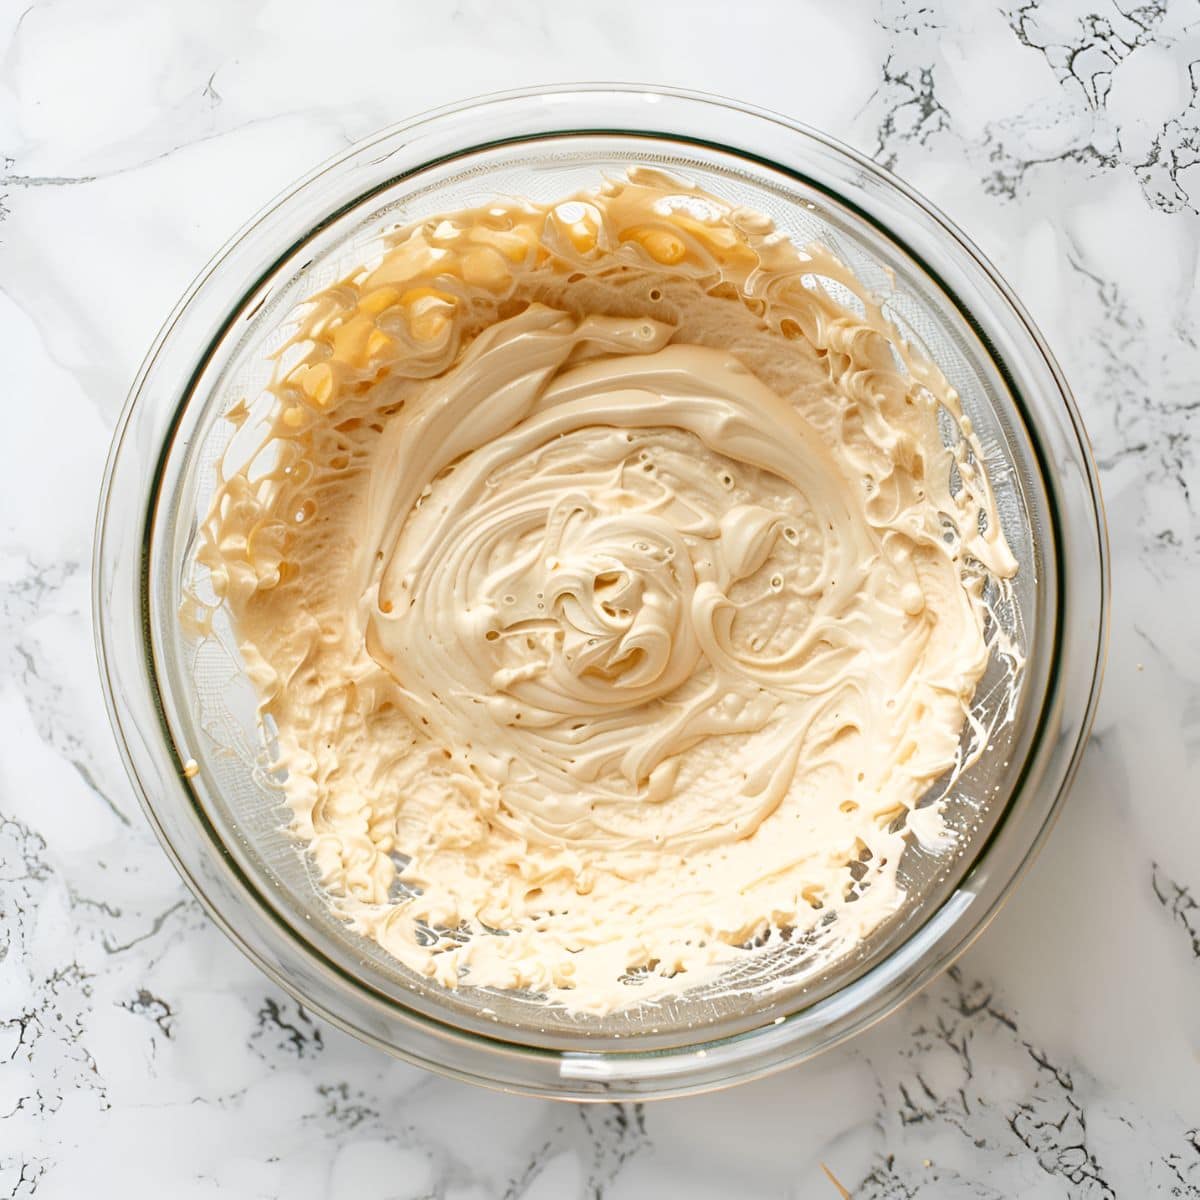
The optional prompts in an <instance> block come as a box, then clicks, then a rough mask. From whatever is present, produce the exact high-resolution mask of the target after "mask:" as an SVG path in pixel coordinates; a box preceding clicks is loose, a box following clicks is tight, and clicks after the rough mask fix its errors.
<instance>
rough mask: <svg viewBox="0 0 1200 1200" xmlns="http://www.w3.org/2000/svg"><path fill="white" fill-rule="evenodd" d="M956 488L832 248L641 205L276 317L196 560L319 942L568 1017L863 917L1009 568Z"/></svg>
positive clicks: (937, 432)
mask: <svg viewBox="0 0 1200 1200" xmlns="http://www.w3.org/2000/svg"><path fill="white" fill-rule="evenodd" d="M835 295H840V296H841V297H842V301H844V303H843V302H842V301H839V300H838V299H835ZM246 411H247V410H246V408H245V406H240V405H239V406H238V408H237V409H236V410H235V413H234V417H235V419H244V416H245V413H246ZM939 411H940V413H941V421H942V427H941V428H939ZM947 430H949V431H950V435H951V436H947V434H946V431H947ZM946 441H949V442H951V443H952V444H951V445H950V446H947V445H946V444H945V442H946ZM981 462H982V454H981V453H980V452H979V450H978V446H977V445H976V444H975V441H974V437H973V434H972V431H971V429H970V425H969V423H968V422H967V421H966V419H965V418H964V417H963V415H962V412H961V409H960V406H959V402H958V398H957V397H956V396H955V394H954V392H953V390H952V389H951V388H950V387H949V386H948V385H947V383H946V381H945V380H944V378H943V377H942V375H941V374H940V372H939V371H938V370H937V369H936V368H935V367H934V366H932V365H931V364H930V363H928V362H926V361H925V360H923V359H922V358H920V357H919V356H918V355H916V354H915V353H914V352H913V351H912V350H911V349H910V348H909V347H908V346H907V345H906V344H905V343H904V342H903V341H902V340H901V339H900V338H899V337H898V336H897V335H896V333H895V331H894V329H893V328H892V327H891V325H890V324H889V323H888V321H887V320H886V319H885V317H884V315H883V314H882V312H881V311H880V309H879V307H878V306H877V304H876V303H875V302H874V300H873V299H872V298H871V297H870V296H869V295H867V294H866V293H865V291H864V289H863V288H862V286H861V285H860V284H859V283H858V281H857V280H856V279H855V278H854V277H853V275H851V274H850V273H849V272H848V271H847V270H846V268H845V267H843V266H842V265H841V264H839V263H838V262H837V261H836V260H835V259H834V258H833V257H832V256H831V255H829V254H828V253H827V252H825V251H823V250H820V249H818V248H810V249H809V250H807V251H803V252H802V251H799V250H797V249H796V248H795V247H794V246H793V245H792V243H791V242H790V241H788V240H787V239H786V238H782V237H780V236H778V235H776V234H775V233H774V232H773V231H772V229H771V227H770V225H769V223H768V222H767V221H766V220H765V219H764V218H763V217H761V216H757V215H755V214H751V213H747V212H743V211H739V210H731V209H730V208H729V207H727V206H726V205H724V204H721V203H719V202H718V201H716V200H714V199H713V198H711V197H708V196H706V195H704V194H703V193H700V192H698V191H696V190H695V189H693V188H690V187H689V186H687V185H686V184H683V183H681V182H680V181H679V180H676V179H672V178H668V177H666V176H663V175H661V174H658V173H655V172H652V171H648V170H639V171H635V172H633V173H632V174H631V176H630V178H629V179H627V180H621V181H619V182H614V183H612V184H610V185H608V186H606V187H605V188H604V189H602V190H601V191H600V192H599V193H597V194H594V195H592V194H589V195H586V196H580V197H576V198H573V199H572V200H570V201H567V202H564V203H560V204H557V205H550V206H546V207H537V206H533V205H530V204H526V203H523V202H519V201H505V202H502V203H497V204H495V205H493V206H492V207H489V208H485V209H479V210H475V211H470V212H461V213H455V214H449V215H447V216H446V217H444V218H443V219H440V220H434V221H427V222H424V223H421V224H419V225H416V226H413V227H411V228H408V229H405V230H403V231H402V232H401V233H400V234H398V235H397V236H396V237H395V238H394V239H393V240H392V242H391V243H390V245H389V246H388V248H387V249H386V252H385V253H384V254H383V255H382V258H381V259H380V260H377V261H376V263H375V265H373V266H370V267H364V268H362V269H361V270H359V271H356V272H355V273H354V274H352V275H351V276H350V277H349V278H347V279H345V280H343V281H342V282H341V283H339V284H337V285H336V286H334V287H332V288H329V289H327V290H326V291H324V292H322V293H320V294H319V295H318V296H316V297H314V299H313V301H312V302H311V304H310V305H309V306H308V307H307V308H306V309H305V310H304V312H303V314H302V316H301V318H300V323H299V328H298V330H297V331H296V332H295V336H294V337H293V339H292V341H291V343H290V344H289V346H288V347H286V348H285V350H284V351H283V353H282V355H281V358H280V363H279V368H278V371H277V375H276V383H275V384H274V386H273V388H272V397H271V410H270V419H269V428H268V429H267V430H266V433H265V435H264V438H263V442H262V447H261V449H260V450H259V452H258V454H257V455H256V456H255V457H254V458H253V460H252V461H251V462H250V463H248V464H247V463H246V462H245V458H244V456H243V460H242V462H241V463H240V464H239V466H238V468H237V469H232V468H230V469H228V470H227V472H226V474H227V477H224V478H222V480H221V484H220V489H219V492H218V497H217V500H216V502H215V503H214V506H213V510H212V512H211V515H210V517H209V520H208V522H207V524H206V526H205V529H204V531H203V532H204V539H203V546H202V549H201V551H200V554H199V559H200V562H201V563H202V564H203V565H204V566H206V567H207V568H208V569H209V571H210V572H211V575H212V581H213V585H214V587H215V588H216V592H217V595H218V596H219V597H220V598H221V600H222V601H223V602H224V603H225V604H226V605H228V607H229V609H230V611H231V614H232V617H233V621H234V626H235V629H236V630H237V634H238V638H239V641H240V644H241V651H242V654H243V657H244V660H245V662H246V664H247V667H248V669H249V670H250V672H251V674H252V677H253V679H254V681H255V683H256V685H257V687H258V688H259V691H260V694H261V698H262V708H263V711H264V712H265V713H267V714H269V715H270V717H271V718H272V719H273V721H274V723H275V726H276V727H277V729H278V741H279V746H280V748H281V760H282V762H281V765H282V766H283V767H284V768H286V771H287V782H286V791H287V796H288V800H289V802H290V804H291V807H292V809H293V812H294V814H295V831H296V833H297V834H298V835H299V836H300V837H301V838H303V839H304V840H305V841H306V842H307V843H309V845H310V848H311V852H312V855H313V856H314V858H315V861H316V863H317V864H318V866H319V869H320V872H321V876H322V879H323V881H324V883H325V885H326V886H327V888H328V891H329V893H330V896H331V902H332V903H334V904H335V906H336V907H337V909H338V911H339V912H341V913H342V914H343V915H344V916H345V918H346V919H347V920H348V921H350V922H351V923H352V924H353V925H354V927H355V928H357V929H358V930H360V931H361V932H363V933H365V934H367V935H368V936H370V937H373V938H375V939H377V940H378V941H379V943H380V944H381V945H382V946H384V947H385V948H386V949H387V950H388V951H390V952H391V953H392V954H393V955H394V956H395V957H396V958H398V959H399V960H401V961H402V962H403V963H405V964H407V965H408V966H409V967H411V968H412V969H413V970H415V971H418V972H420V973H422V974H424V975H428V976H432V977H435V978H436V979H437V980H439V981H440V982H441V983H443V984H445V985H447V986H450V987H453V986H456V985H457V984H459V983H463V982H469V983H471V984H474V985H480V986H493V987H499V988H506V989H512V988H524V989H531V990H533V991H536V992H543V993H547V994H548V995H549V996H550V997H551V998H552V999H554V1000H556V1001H559V1002H561V1003H563V1004H565V1005H566V1006H567V1007H568V1008H571V1009H574V1010H579V1011H592V1012H607V1011H612V1010H614V1009H618V1008H621V1007H625V1006H627V1005H630V1004H634V1003H638V1002H642V1001H645V1000H647V999H652V998H655V997H659V996H662V995H663V994H665V993H670V992H672V991H678V990H682V989H683V988H686V987H689V986H692V985H693V984H696V983H698V982H701V981H703V980H705V979H707V978H710V977H711V976H712V975H713V973H715V972H716V971H718V970H720V969H722V968H723V967H725V966H727V965H729V964H730V963H732V962H735V961H736V960H738V959H739V958H740V957H744V956H745V955H747V954H750V953H754V952H755V951H753V950H751V949H747V948H746V947H747V944H748V943H750V942H751V941H755V942H757V943H758V945H759V946H761V945H762V944H763V943H764V942H766V943H771V942H773V941H777V940H778V939H780V938H791V939H793V940H798V939H800V938H802V937H803V935H805V934H806V933H807V932H809V931H813V930H816V929H817V928H818V927H819V929H820V936H821V939H822V941H823V943H824V944H825V945H826V946H827V948H828V952H829V953H830V954H833V953H838V952H841V951H844V950H845V949H846V948H848V947H849V946H851V945H853V943H854V942H855V941H857V940H858V939H859V938H860V937H862V936H863V935H864V934H865V933H867V932H869V931H870V930H871V929H872V928H874V927H875V926H876V925H877V924H878V923H879V922H880V921H881V920H882V919H883V918H884V917H885V916H886V915H887V914H888V913H890V912H892V911H894V910H895V908H896V907H897V906H898V905H899V904H900V903H901V902H902V900H903V896H902V894H901V893H900V890H899V888H898V887H897V884H896V875H895V871H896V864H897V862H898V860H899V858H900V855H901V853H902V851H903V849H904V846H905V842H906V838H908V837H909V836H912V833H911V830H909V829H907V828H906V825H905V821H904V819H903V818H905V817H906V815H907V813H908V812H909V810H911V809H912V808H913V807H914V806H915V805H916V803H917V801H918V800H919V799H920V798H921V797H922V795H923V794H925V793H926V792H927V790H928V789H929V787H930V785H931V784H932V783H934V782H935V781H936V780H938V779H939V778H940V777H943V776H944V775H945V774H946V773H947V772H949V771H953V770H954V769H955V768H957V767H961V765H962V762H963V759H964V757H970V756H971V755H972V754H977V753H979V752H980V751H981V750H982V742H983V738H982V737H981V736H974V737H972V736H970V730H969V729H968V730H967V734H966V736H964V727H965V726H966V725H967V722H968V718H969V713H970V708H971V701H972V696H973V693H974V691H975V687H976V684H977V683H978V681H979V680H980V678H981V677H982V675H983V673H984V671H985V669H986V667H987V663H988V659H989V653H990V647H989V644H988V636H987V633H986V631H987V630H988V628H989V627H988V625H987V621H986V612H985V606H984V603H983V598H982V593H983V586H984V582H985V580H986V579H987V578H988V577H989V576H990V577H991V578H993V579H996V580H1004V579H1007V578H1009V577H1011V576H1012V574H1013V573H1014V571H1015V569H1016V568H1015V563H1014V562H1013V559H1012V557H1011V555H1010V553H1009V550H1008V548H1007V546H1006V544H1005V541H1004V538H1003V535H1002V533H1001V530H1000V523H999V521H998V519H997V515H996V512H995V508H994V505H993V500H992V496H991V492H990V489H989V486H988V482H987V479H986V478H985V476H984V473H983V471H982V468H981V466H980V465H979V464H980V463H981ZM977 732H978V731H977ZM928 811H929V810H922V816H923V822H922V824H923V826H924V832H936V828H935V827H936V813H935V814H934V816H933V817H930V816H928V815H926V814H927V813H928ZM859 864H862V865H859ZM852 866H853V871H852V869H851V868H852ZM856 875H857V876H859V877H860V878H859V879H858V880H857V882H856V880H855V876H856ZM831 915H832V917H833V919H832V920H831Z"/></svg>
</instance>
